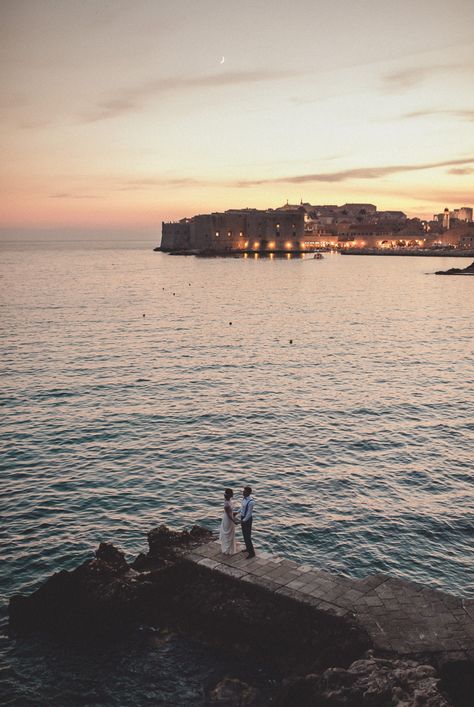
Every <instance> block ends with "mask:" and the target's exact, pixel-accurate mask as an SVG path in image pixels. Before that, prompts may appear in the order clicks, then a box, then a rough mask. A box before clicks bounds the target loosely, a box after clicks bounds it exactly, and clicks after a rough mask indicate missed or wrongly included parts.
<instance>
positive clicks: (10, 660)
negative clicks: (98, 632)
mask: <svg viewBox="0 0 474 707" xmlns="http://www.w3.org/2000/svg"><path fill="white" fill-rule="evenodd" d="M155 245H156V242H152V241H138V240H135V241H110V240H109V241H94V242H88V241H41V242H39V241H34V240H31V241H22V242H3V243H1V245H0V248H1V256H2V258H1V261H2V264H1V280H0V291H1V310H0V311H1V320H2V333H1V336H2V386H1V390H0V396H1V400H2V415H1V427H2V443H3V454H2V461H1V480H2V517H3V524H2V526H3V527H2V531H1V535H2V548H3V549H2V565H1V570H0V579H1V596H0V599H1V617H0V618H1V625H0V629H1V631H0V632H1V638H0V651H1V658H2V666H3V667H2V668H1V670H0V695H1V697H2V699H3V702H2V704H3V703H4V704H9V705H53V704H54V705H69V704H71V705H76V704H78V705H79V704H81V705H105V704H107V705H109V704H111V705H112V704H113V705H135V704H136V705H142V704H154V705H155V704H159V705H161V704H162V705H177V706H181V705H183V706H189V707H194V706H196V707H197V705H201V704H203V699H204V698H203V695H204V692H205V690H206V689H207V687H208V686H209V685H211V684H212V682H213V680H215V679H217V678H218V677H219V676H220V675H221V674H223V673H225V672H226V671H228V670H231V668H232V669H233V670H234V674H235V673H236V672H238V670H239V667H238V666H235V664H234V665H231V664H229V663H228V662H226V661H227V660H228V659H226V658H223V657H222V656H217V655H216V654H215V653H213V652H212V650H211V649H210V648H207V647H205V646H202V645H198V644H195V643H193V642H192V641H189V640H188V639H185V638H184V637H182V636H176V635H173V634H168V633H166V632H163V631H162V630H160V628H159V627H158V628H157V627H140V629H139V630H137V632H136V634H134V635H133V636H131V637H128V638H127V639H126V640H125V639H124V641H123V642H120V641H119V642H117V641H114V642H113V643H112V642H111V644H110V645H109V644H107V643H105V644H101V645H94V646H90V645H88V646H84V645H81V644H78V643H75V642H74V641H72V642H71V644H70V645H68V646H67V647H66V648H65V647H64V645H63V644H62V643H59V642H56V641H55V640H54V639H53V638H51V637H48V638H47V637H44V636H33V637H30V638H27V639H25V638H21V639H20V638H18V637H15V636H9V634H8V628H7V604H8V599H9V597H10V596H11V595H12V594H14V593H27V592H31V591H32V590H34V589H35V588H37V587H38V586H39V585H40V583H41V582H42V581H44V580H45V579H46V578H47V577H48V576H49V575H51V574H52V573H53V572H55V571H57V570H59V569H70V568H73V567H75V566H77V565H78V564H79V563H81V562H83V561H85V560H87V559H89V558H91V557H93V553H94V550H95V549H96V548H97V546H98V544H99V543H100V542H101V541H108V542H113V543H114V544H116V545H117V546H118V547H120V548H121V549H122V550H123V551H124V552H125V553H126V557H127V559H129V560H132V559H133V557H134V556H135V555H136V554H138V553H139V552H143V551H146V547H147V543H146V533H147V532H148V531H149V530H150V529H151V528H153V527H155V526H157V525H159V524H162V523H165V524H166V525H168V526H170V527H172V528H175V529H182V528H190V527H191V526H192V525H193V524H200V525H204V526H206V527H208V528H210V529H212V530H215V531H217V530H218V527H219V523H220V518H221V515H222V506H223V492H224V489H225V488H227V487H230V488H232V489H233V490H234V494H235V500H236V502H238V500H239V498H240V497H241V492H242V487H243V486H245V485H250V486H252V488H253V495H254V498H255V519H254V541H255V546H256V550H257V553H258V550H259V549H262V550H267V551H271V552H272V553H275V554H277V555H281V556H284V557H287V558H290V559H294V560H297V561H299V562H301V563H309V564H311V565H313V566H314V567H316V568H322V569H325V570H328V571H330V572H336V573H340V574H343V575H346V576H350V577H365V576H367V575H369V574H372V573H376V572H383V573H386V574H389V575H391V576H395V577H403V578H406V579H410V580H414V581H416V582H421V583H423V584H425V585H426V586H428V587H432V588H435V589H441V590H444V591H447V592H451V593H454V594H456V595H458V596H465V597H472V596H474V577H473V572H472V568H473V546H472V537H473V529H474V501H473V459H474V393H473V391H474V385H473V384H474V347H473V327H472V321H473V316H472V315H473V311H474V278H472V277H437V276H436V275H434V272H435V271H436V270H440V269H447V268H449V267H452V266H455V267H465V266H466V265H468V264H469V263H470V259H462V258H448V257H440V258H432V257H430V258H424V257H371V256H342V255H340V254H332V253H325V254H324V258H323V259H322V260H316V259H314V258H313V256H312V255H306V256H305V257H293V258H281V259H279V258H273V259H270V258H253V257H248V258H243V257H239V258H196V257H184V256H182V257H173V256H169V255H166V254H164V253H159V252H153V246H155ZM229 660H230V659H229ZM242 669H243V670H245V669H247V668H245V666H243V668H242Z"/></svg>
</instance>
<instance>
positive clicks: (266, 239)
mask: <svg viewBox="0 0 474 707" xmlns="http://www.w3.org/2000/svg"><path fill="white" fill-rule="evenodd" d="M303 235H304V210H303V209H301V208H299V207H295V208H286V209H267V210H265V211H263V210H259V209H229V210H228V211H224V212H214V213H212V214H199V215H197V216H193V217H192V218H187V219H182V220H181V221H178V222H176V223H163V228H162V239H161V249H162V250H165V251H180V250H185V251H188V250H191V251H210V252H217V253H231V252H233V251H253V252H272V251H274V252H277V251H286V252H291V251H301V250H303V249H304V248H305V245H304V238H303Z"/></svg>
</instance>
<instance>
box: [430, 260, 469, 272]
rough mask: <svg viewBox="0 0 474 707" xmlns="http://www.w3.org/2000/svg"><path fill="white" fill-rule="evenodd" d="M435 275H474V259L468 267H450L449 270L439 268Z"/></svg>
mask: <svg viewBox="0 0 474 707" xmlns="http://www.w3.org/2000/svg"><path fill="white" fill-rule="evenodd" d="M435 275H474V261H473V262H472V263H471V264H470V265H468V266H467V268H450V269H449V270H438V271H437V272H436V273H435Z"/></svg>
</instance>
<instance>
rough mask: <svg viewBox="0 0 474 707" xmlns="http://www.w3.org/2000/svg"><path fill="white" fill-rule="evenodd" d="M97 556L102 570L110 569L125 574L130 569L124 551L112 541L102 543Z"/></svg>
mask: <svg viewBox="0 0 474 707" xmlns="http://www.w3.org/2000/svg"><path fill="white" fill-rule="evenodd" d="M95 557H96V560H97V563H100V566H101V569H102V570H106V569H108V570H109V571H111V572H113V573H114V574H123V573H125V572H127V571H128V569H129V566H128V563H127V562H126V560H125V555H124V553H123V552H122V551H121V550H118V549H117V548H116V547H115V546H114V545H111V544H110V543H100V545H99V547H98V549H97V550H96V552H95Z"/></svg>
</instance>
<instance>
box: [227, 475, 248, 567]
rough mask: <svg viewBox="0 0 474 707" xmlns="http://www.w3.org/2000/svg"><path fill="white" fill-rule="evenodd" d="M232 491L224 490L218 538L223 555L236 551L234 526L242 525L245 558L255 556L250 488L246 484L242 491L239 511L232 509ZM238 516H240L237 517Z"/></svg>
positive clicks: (232, 553)
mask: <svg viewBox="0 0 474 707" xmlns="http://www.w3.org/2000/svg"><path fill="white" fill-rule="evenodd" d="M233 496H234V492H233V491H232V489H226V490H225V492H224V499H225V500H224V515H223V516H222V523H221V528H220V532H219V540H220V541H221V548H222V554H223V555H234V554H235V553H236V552H237V543H236V540H235V526H236V525H240V526H241V527H242V535H243V536H244V542H245V550H243V552H247V559H248V560H250V559H251V558H252V557H255V550H254V549H253V545H252V515H253V507H254V500H253V498H252V489H251V488H250V486H246V487H245V488H244V490H243V491H242V497H243V498H242V503H241V506H240V511H236V510H234V506H233V505H232V498H233ZM238 516H240V518H237V517H238Z"/></svg>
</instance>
